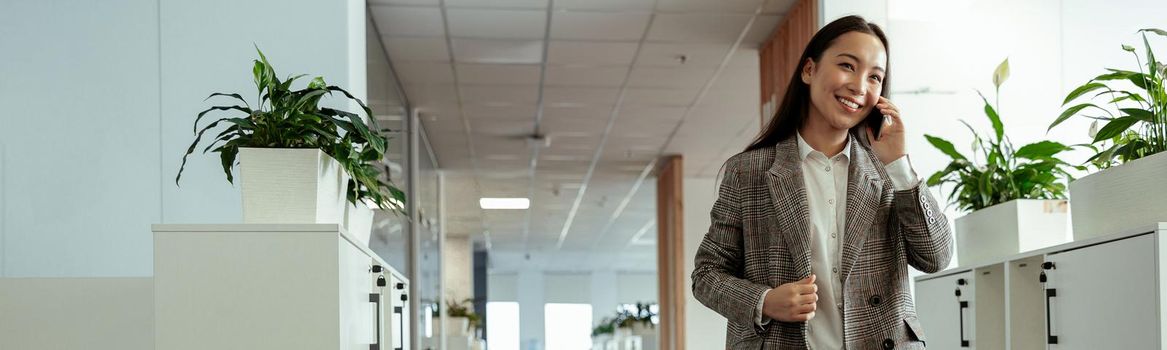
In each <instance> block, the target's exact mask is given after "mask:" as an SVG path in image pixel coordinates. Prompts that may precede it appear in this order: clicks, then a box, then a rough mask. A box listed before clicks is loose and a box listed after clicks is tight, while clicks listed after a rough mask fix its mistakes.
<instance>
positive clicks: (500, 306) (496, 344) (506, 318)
mask: <svg viewBox="0 0 1167 350" xmlns="http://www.w3.org/2000/svg"><path fill="white" fill-rule="evenodd" d="M486 348H487V349H490V350H519V303H517V302H513V301H489V302H486Z"/></svg>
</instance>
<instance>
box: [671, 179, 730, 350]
mask: <svg viewBox="0 0 1167 350" xmlns="http://www.w3.org/2000/svg"><path fill="white" fill-rule="evenodd" d="M718 184H719V183H718V182H717V179H713V178H694V177H686V178H685V179H684V184H683V185H684V186H683V188H682V190H683V191H684V195H685V212H684V215H685V216H684V220H685V223H684V230H685V348H686V349H720V348H724V347H725V329H726V320H725V317H724V316H721V314H718V313H716V312H713V310H711V309H709V308H707V307H705V305H702V304H701V302H699V301H697V299H696V298H695V297H693V288H692V286H693V279H692V277H691V276H692V275H693V266H694V265H693V258H694V257H696V255H697V247H699V246H700V245H701V241H702V240H703V239H704V238H705V233H706V232H708V231H709V224H710V220H709V212H710V211H712V210H713V202H714V201H715V200H717V186H718Z"/></svg>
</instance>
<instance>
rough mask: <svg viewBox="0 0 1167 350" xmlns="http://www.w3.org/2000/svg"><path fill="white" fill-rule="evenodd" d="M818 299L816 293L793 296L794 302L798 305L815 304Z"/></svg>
mask: <svg viewBox="0 0 1167 350" xmlns="http://www.w3.org/2000/svg"><path fill="white" fill-rule="evenodd" d="M818 301H819V295H818V294H803V295H799V296H797V297H795V298H794V302H795V303H796V304H798V305H806V304H812V305H813V304H815V303H817V302H818Z"/></svg>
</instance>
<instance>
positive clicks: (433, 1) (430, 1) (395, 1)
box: [369, 0, 441, 6]
mask: <svg viewBox="0 0 1167 350" xmlns="http://www.w3.org/2000/svg"><path fill="white" fill-rule="evenodd" d="M369 5H414V6H438V5H441V0H369Z"/></svg>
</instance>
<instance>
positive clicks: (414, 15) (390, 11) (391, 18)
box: [369, 5, 446, 37]
mask: <svg viewBox="0 0 1167 350" xmlns="http://www.w3.org/2000/svg"><path fill="white" fill-rule="evenodd" d="M369 11H371V12H372V13H373V21H375V22H376V23H377V27H378V29H380V30H381V35H385V36H430V37H443V36H445V35H446V29H445V26H443V24H442V23H443V22H442V12H441V10H440V9H438V8H436V7H413V6H383V5H374V6H370V7H369Z"/></svg>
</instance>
